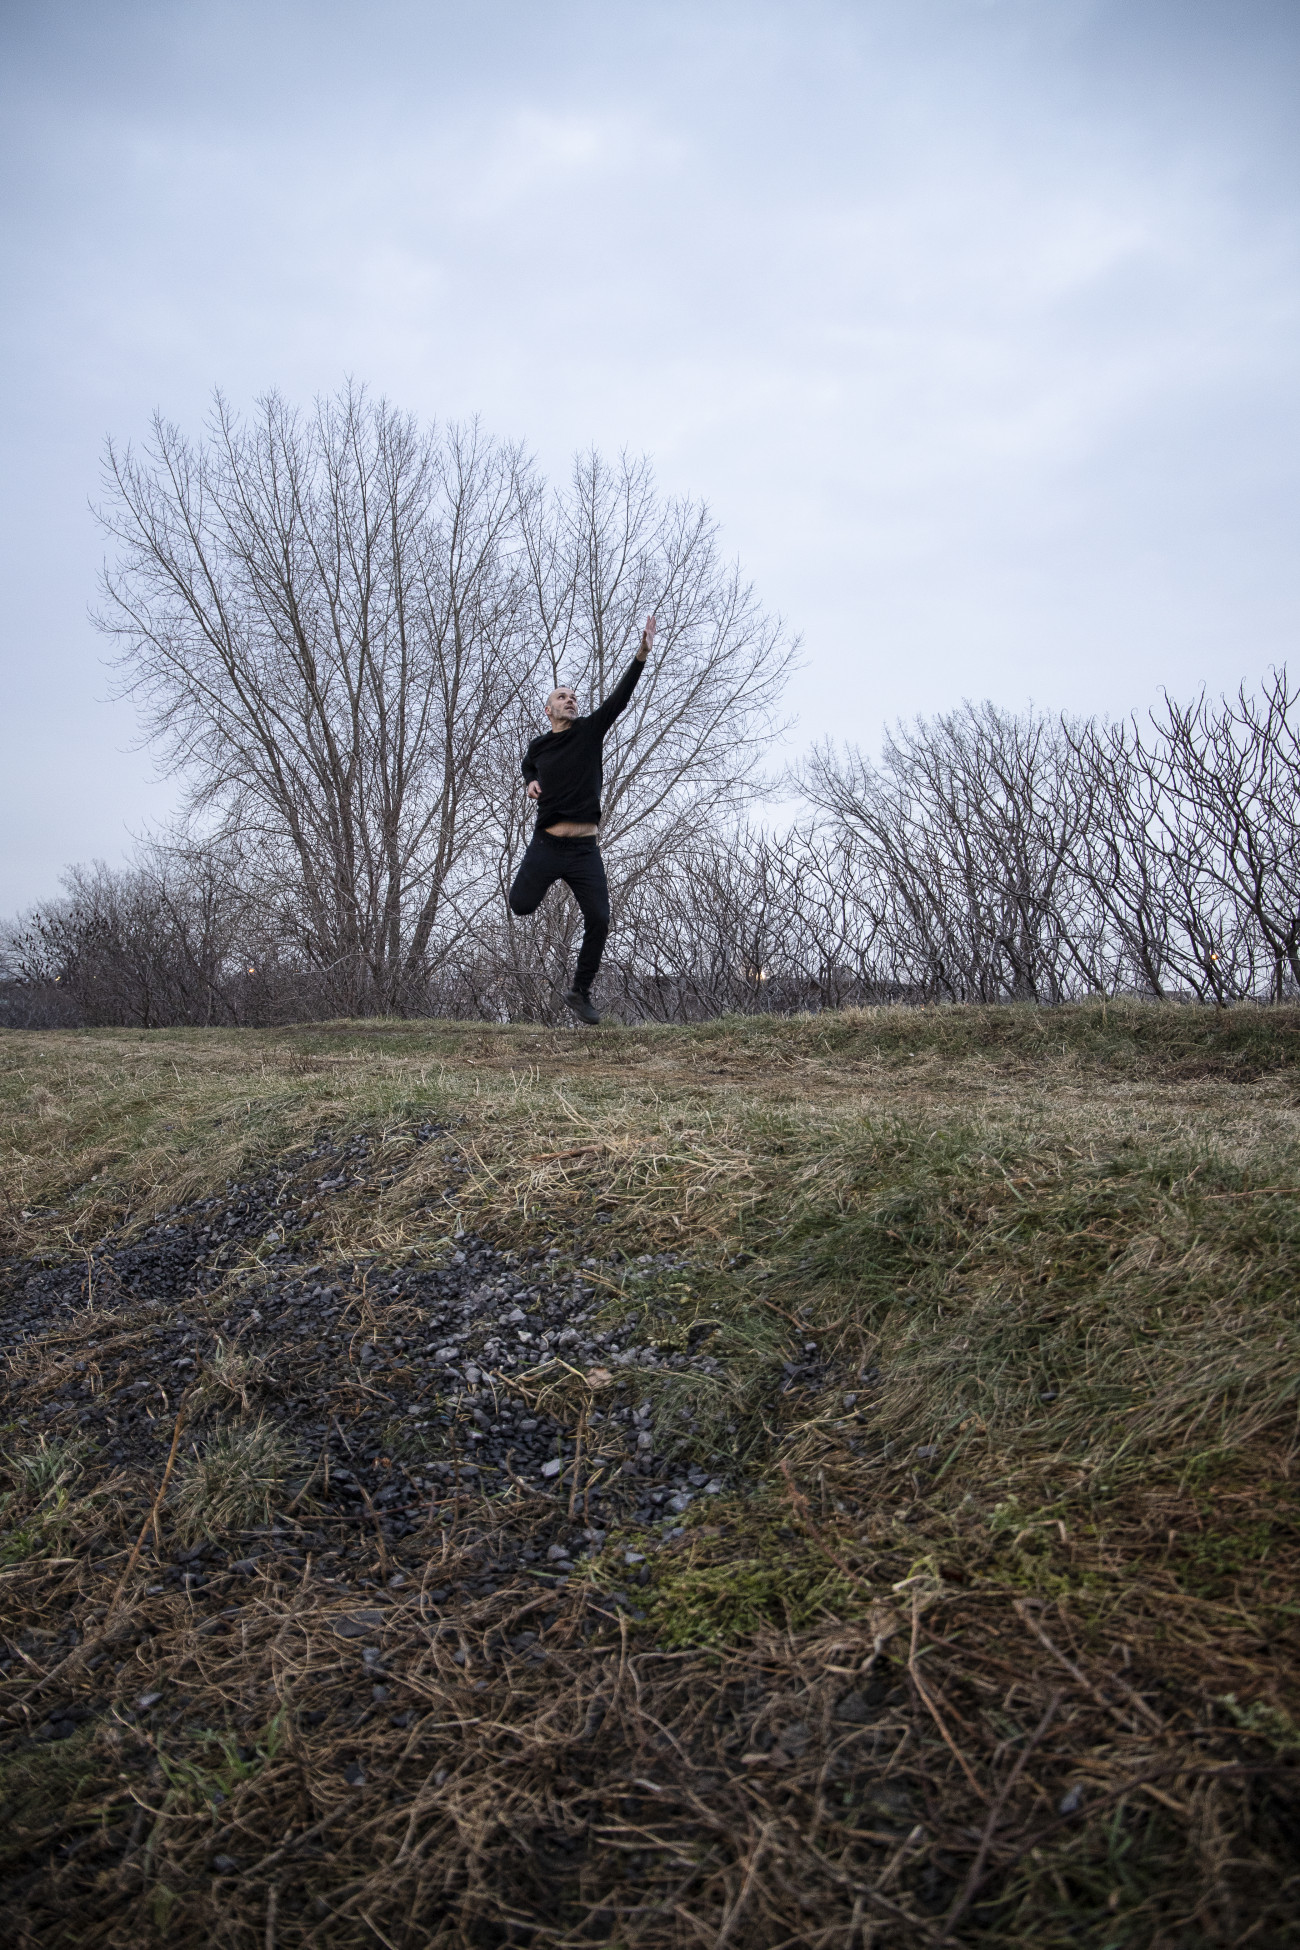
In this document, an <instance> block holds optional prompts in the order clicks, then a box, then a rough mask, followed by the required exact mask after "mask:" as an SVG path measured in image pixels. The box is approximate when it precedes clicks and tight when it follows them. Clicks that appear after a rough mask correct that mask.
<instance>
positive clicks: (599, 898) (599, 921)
mask: <svg viewBox="0 0 1300 1950" xmlns="http://www.w3.org/2000/svg"><path fill="white" fill-rule="evenodd" d="M557 880H562V881H563V882H564V883H565V885H566V886H567V887H569V888H570V889H571V890H572V893H573V898H574V899H575V900H576V901H577V903H578V906H579V908H580V909H581V911H582V918H583V920H584V922H585V923H586V926H585V928H584V929H583V935H582V947H581V948H580V949H579V951H578V966H577V969H576V970H575V971H574V977H573V986H574V987H575V988H576V989H584V990H585V989H589V988H590V987H591V985H592V983H593V982H594V981H595V979H596V970H597V969H598V968H599V967H600V958H601V956H602V954H603V953H604V952H605V937H606V935H607V934H608V933H609V887H608V884H607V883H606V880H605V862H604V861H603V860H602V859H601V857H600V848H599V846H598V845H597V844H596V842H595V840H568V839H559V838H557V837H556V835H555V834H554V833H545V832H542V831H541V830H540V829H539V830H538V831H537V832H535V833H534V834H533V837H532V839H531V840H530V841H529V842H528V850H527V852H526V853H525V854H524V857H523V859H522V860H521V861H520V862H519V871H518V873H517V874H516V875H515V878H514V884H513V885H512V887H511V889H510V907H511V911H512V913H515V914H532V913H534V912H535V910H536V909H537V908H539V907H540V906H541V904H542V901H543V898H544V897H545V895H546V894H547V893H548V892H549V890H550V889H551V888H552V887H553V886H554V885H555V883H556V881H557Z"/></svg>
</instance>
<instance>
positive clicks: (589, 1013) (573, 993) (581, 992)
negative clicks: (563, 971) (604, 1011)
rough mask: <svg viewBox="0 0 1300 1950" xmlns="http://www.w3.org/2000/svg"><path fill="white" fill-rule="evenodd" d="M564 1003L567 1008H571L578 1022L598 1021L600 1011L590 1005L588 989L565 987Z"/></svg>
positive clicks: (589, 991)
mask: <svg viewBox="0 0 1300 1950" xmlns="http://www.w3.org/2000/svg"><path fill="white" fill-rule="evenodd" d="M564 1005H565V1007H566V1008H567V1009H572V1011H573V1013H574V1015H575V1016H577V1017H578V1019H579V1021H580V1022H590V1023H597V1022H599V1021H600V1011H599V1010H598V1009H595V1008H593V1007H592V1001H591V990H590V989H566V990H565V991H564Z"/></svg>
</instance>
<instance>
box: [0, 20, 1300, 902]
mask: <svg viewBox="0 0 1300 1950" xmlns="http://www.w3.org/2000/svg"><path fill="white" fill-rule="evenodd" d="M0 19H2V20H3V79H2V81H0V90H2V92H0V126H2V129H3V133H2V134H0V145H2V153H3V159H4V169H5V173H6V177H7V194H6V197H5V210H4V237H3V252H4V257H3V262H4V280H3V282H4V287H5V290H6V293H7V296H6V300H5V314H4V346H3V357H4V379H5V385H4V395H3V407H2V408H0V413H2V419H0V425H2V427H3V440H4V453H3V461H4V465H3V469H2V471H0V496H3V515H2V519H0V549H2V551H3V556H2V561H3V605H2V606H0V632H2V635H0V656H2V657H3V675H4V701H5V706H6V708H5V712H4V719H3V724H4V733H3V766H2V767H0V793H2V794H3V805H2V806H0V817H3V822H4V839H5V843H4V848H3V861H2V863H0V913H5V912H12V911H13V910H14V909H15V908H16V907H18V906H20V905H21V904H23V903H24V902H26V901H28V900H31V899H34V898H36V897H37V896H38V895H40V894H42V893H45V892H49V891H52V889H53V887H54V885H55V883H56V880H57V875H58V873H59V871H60V869H61V868H62V867H63V866H64V865H65V864H67V863H68V862H70V861H73V860H84V859H90V858H92V857H102V858H105V859H108V860H110V861H118V860H120V859H121V858H122V857H123V856H124V853H125V851H126V849H127V847H128V845H129V834H130V832H131V831H132V830H140V829H142V828H143V827H144V826H145V825H147V824H148V822H149V821H150V820H155V819H158V818H160V817H162V816H165V814H166V812H167V809H168V807H169V805H170V804H171V800H172V788H171V787H170V786H169V785H167V784H166V783H160V782H158V781H157V780H156V779H155V777H154V772H153V767H152V764H151V761H150V759H149V756H148V754H147V753H143V752H140V751H139V750H136V749H133V739H134V720H133V716H132V713H131V711H130V709H129V708H128V707H127V706H125V705H121V704H112V703H110V702H108V701H107V699H108V695H109V691H110V677H109V673H108V671H107V669H106V668H105V665H104V663H103V656H104V649H103V645H102V644H101V642H100V640H99V639H98V638H97V637H96V636H95V634H94V632H93V630H92V629H91V627H90V625H89V623H88V621H87V609H88V606H89V605H90V604H91V603H92V602H93V600H94V584H95V576H96V571H97V569H98V566H99V562H100V558H101V554H102V550H101V545H100V541H99V537H98V534H97V531H96V529H95V527H94V524H93V522H92V520H91V518H90V516H89V514H88V512H87V499H88V497H90V496H91V495H93V493H94V492H95V487H96V481H97V474H98V465H99V457H100V453H101V449H102V444H103V440H104V437H105V435H106V434H109V433H112V434H113V435H115V436H117V437H119V438H121V439H129V438H133V437H138V436H139V435H140V433H141V432H142V431H143V429H144V427H145V425H146V422H147V419H148V416H149V414H150V412H151V411H152V410H153V409H154V408H155V407H160V408H161V409H162V410H163V411H164V412H165V413H166V414H167V415H168V416H169V417H171V418H173V419H176V420H178V421H180V422H181V423H182V424H183V425H186V426H188V427H190V428H193V429H197V428H198V427H199V426H200V425H201V422H202V419H203V416H204V413H205V411H206V407H207V403H208V400H209V397H210V394H211V391H212V388H213V387H214V386H216V385H220V386H221V387H222V388H223V389H224V390H225V391H226V392H227V394H229V395H230V397H231V398H232V400H233V401H235V402H237V403H247V402H251V401H252V399H253V398H254V397H255V396H256V395H257V394H258V393H259V392H260V391H262V390H264V389H266V388H268V387H270V386H277V387H279V388H280V389H281V390H282V391H283V392H285V393H286V394H287V395H289V396H290V397H291V398H293V399H295V400H300V401H302V402H309V401H310V400H311V399H312V397H313V396H314V395H315V394H316V393H318V392H320V391H323V390H325V391H328V390H332V389H334V388H335V387H336V386H337V385H338V384H339V382H340V381H341V380H342V379H343V378H344V376H345V375H348V374H352V375H354V376H355V377H356V378H358V379H363V380H365V381H366V382H368V384H369V385H370V386H371V387H372V388H374V389H375V390H377V391H381V392H384V393H387V394H388V395H389V396H390V397H391V398H392V399H393V400H394V401H396V402H397V403H399V404H401V405H403V406H406V407H410V408H414V409H416V410H417V411H419V412H420V413H422V414H426V415H434V414H436V415H439V416H447V415H452V416H455V415H465V414H468V413H471V412H478V413H480V414H481V415H482V416H483V419H484V420H485V422H486V423H487V425H488V426H489V427H490V428H491V429H492V430H493V431H496V432H499V433H501V434H503V435H507V436H512V437H522V438H523V439H525V440H526V441H527V442H529V443H530V444H531V446H532V447H533V448H534V449H535V451H536V452H537V453H538V455H539V456H540V458H541V460H542V461H543V463H544V464H545V465H546V466H547V467H548V468H550V469H553V470H563V469H564V468H565V467H566V465H567V461H568V457H569V455H570V454H571V453H572V451H573V450H574V449H575V448H578V447H583V446H586V445H589V444H591V443H595V444H596V445H598V446H600V447H603V448H606V449H609V450H614V449H617V448H620V447H624V446H626V447H629V448H631V449H633V450H635V451H638V452H642V451H643V452H647V453H649V454H650V455H652V456H653V458H654V461H655V464H656V467H657V469H658V474H659V478H660V480H661V483H662V484H663V486H664V487H665V488H667V489H670V490H672V491H674V492H678V491H684V492H688V493H691V494H694V495H700V496H703V497H704V498H705V499H706V500H707V501H708V502H709V503H710V505H711V507H712V508H713V510H714V512H715V514H716V516H717V517H718V519H719V520H720V522H721V524H722V527H723V534H724V538H725V541H726V543H727V545H728V547H729V548H730V549H732V550H733V551H734V552H735V553H736V554H738V555H739V556H740V558H741V559H742V561H743V562H744V564H745V566H746V568H747V569H748V571H749V572H750V574H751V575H752V577H753V578H754V580H755V582H756V584H757V586H758V589H759V591H760V592H761V594H762V595H763V597H764V599H765V600H766V601H767V602H768V604H769V605H770V606H772V607H773V608H777V609H779V610H780V611H782V613H783V614H784V615H785V616H786V618H787V619H788V621H789V623H790V624H791V626H792V627H793V628H795V629H797V630H798V631H800V632H801V633H802V634H803V637H804V640H805V654H806V664H805V668H804V671H803V673H802V675H801V676H800V677H799V678H798V679H797V680H796V683H795V685H794V687H793V691H792V696H791V700H790V702H791V704H792V707H793V709H794V710H795V712H796V713H797V715H798V719H799V723H798V727H797V730H796V732H795V734H794V746H792V749H793V748H794V747H795V746H797V745H798V744H801V743H802V742H804V741H806V740H807V739H810V738H811V737H814V736H818V735H821V734H824V733H827V732H829V733H833V734H834V735H836V736H846V737H851V738H853V739H855V740H857V741H858V742H860V743H862V744H864V745H866V746H867V747H868V748H871V749H875V748H877V747H878V744H879V739H880V734H881V730H882V727H883V726H884V725H885V723H886V722H888V721H889V720H891V719H893V718H896V717H898V716H899V715H911V714H913V713H915V712H927V711H934V710H939V709H944V708H947V707H950V706H952V705H954V704H956V703H958V702H959V701H960V700H961V699H962V698H963V697H972V698H977V699H978V698H984V697H989V698H993V699H994V700H996V701H997V702H998V703H1000V704H1003V705H1007V706H1012V707H1016V706H1021V705H1023V704H1025V703H1026V702H1027V701H1028V700H1030V699H1031V698H1032V699H1033V700H1034V701H1036V702H1037V703H1039V704H1041V705H1044V706H1051V707H1057V706H1064V707H1068V708H1070V709H1073V710H1081V711H1082V710H1087V711H1094V710H1095V711H1107V712H1122V711H1126V710H1129V709H1134V708H1137V709H1142V708H1145V707H1146V706H1147V705H1148V704H1150V703H1151V702H1153V701H1154V700H1155V699H1156V697H1157V696H1158V693H1159V691H1160V688H1161V687H1162V686H1168V687H1169V688H1170V689H1171V690H1173V691H1175V692H1178V693H1181V694H1186V693H1188V692H1189V691H1192V690H1193V689H1195V688H1198V687H1199V686H1201V685H1202V684H1205V685H1208V686H1209V687H1210V688H1211V689H1213V690H1219V689H1222V688H1224V687H1235V685H1236V684H1237V683H1238V682H1239V681H1240V680H1242V679H1243V678H1244V679H1246V680H1248V681H1250V682H1254V681H1255V680H1257V679H1258V677H1259V676H1260V675H1261V674H1262V673H1263V672H1264V671H1266V670H1267V668H1268V667H1269V666H1270V664H1274V663H1278V662H1281V661H1283V660H1285V659H1287V658H1288V657H1289V656H1291V655H1292V652H1293V649H1294V645H1295V639H1296V628H1297V621H1298V619H1300V563H1298V560H1297V549H1296V521H1297V513H1298V512H1300V508H1298V503H1300V493H1298V492H1297V489H1298V485H1300V483H1298V478H1297V477H1298V474H1300V411H1298V410H1297V409H1298V405H1300V385H1298V383H1297V344H1298V340H1297V325H1298V323H1300V316H1298V314H1300V253H1298V251H1297V241H1298V239H1297V213H1298V209H1300V200H1298V197H1297V190H1298V188H1300V182H1298V178H1300V168H1298V164H1300V113H1297V103H1298V102H1300V60H1298V58H1297V57H1298V55H1300V4H1297V0H842V3H841V0H780V3H779V4H765V3H764V0H743V4H740V3H738V4H726V3H725V0H681V4H674V3H665V0H584V3H576V0H575V3H574V4H568V3H566V0H473V4H471V5H466V4H465V0H457V4H454V5H449V4H443V0H421V4H404V3H403V0H366V4H364V5H362V4H359V0H358V3H355V4H347V5H343V4H329V0H303V4H292V3H291V0H257V4H255V5H253V4H249V5H244V4H229V3H227V0H203V4H201V5H190V4H181V3H180V0H154V3H153V4H144V3H142V4H135V3H133V0H113V4H112V5H111V6H105V5H104V4H103V0H95V4H83V3H82V0H41V4H39V5H32V4H30V0H25V3H23V4H20V3H19V0H3V5H0Z"/></svg>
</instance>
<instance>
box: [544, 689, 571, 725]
mask: <svg viewBox="0 0 1300 1950" xmlns="http://www.w3.org/2000/svg"><path fill="white" fill-rule="evenodd" d="M546 715H547V717H548V718H549V719H550V721H551V729H552V730H553V731H559V730H562V729H563V727H564V726H565V725H570V724H572V723H573V720H574V719H575V718H576V717H577V715H578V693H577V692H576V691H574V690H571V689H570V688H569V686H568V685H567V684H561V685H560V686H559V688H558V689H556V690H553V691H552V692H551V695H550V696H549V697H548V698H547V700H546Z"/></svg>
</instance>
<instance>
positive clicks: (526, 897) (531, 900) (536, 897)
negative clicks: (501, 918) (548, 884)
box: [506, 881, 546, 914]
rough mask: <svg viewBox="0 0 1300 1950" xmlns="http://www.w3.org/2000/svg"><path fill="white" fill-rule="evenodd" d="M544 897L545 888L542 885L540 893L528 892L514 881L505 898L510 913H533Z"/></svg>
mask: <svg viewBox="0 0 1300 1950" xmlns="http://www.w3.org/2000/svg"><path fill="white" fill-rule="evenodd" d="M545 897H546V889H545V888H544V887H543V889H542V891H541V893H539V894H530V893H528V892H527V891H526V890H524V889H521V887H520V885H519V882H518V881H516V882H515V884H514V886H513V887H512V888H511V889H510V892H509V893H508V894H507V896H506V900H507V902H508V903H509V907H510V912H511V913H512V914H535V913H536V912H537V910H538V908H539V907H540V906H541V904H542V902H543V900H544V899H545Z"/></svg>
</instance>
